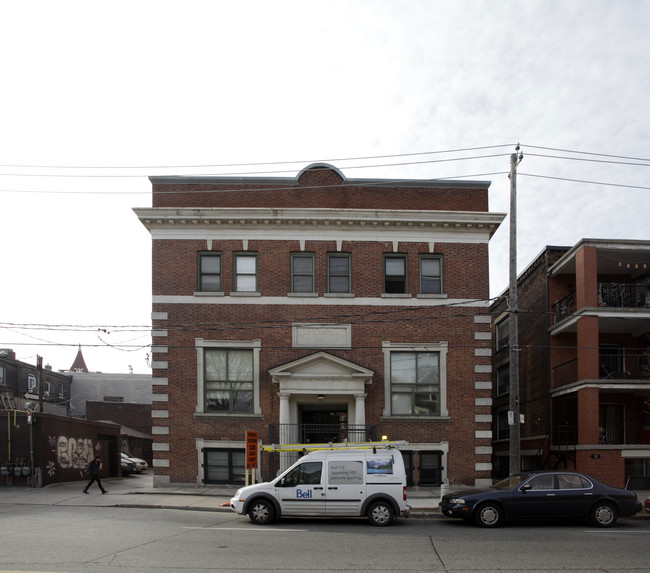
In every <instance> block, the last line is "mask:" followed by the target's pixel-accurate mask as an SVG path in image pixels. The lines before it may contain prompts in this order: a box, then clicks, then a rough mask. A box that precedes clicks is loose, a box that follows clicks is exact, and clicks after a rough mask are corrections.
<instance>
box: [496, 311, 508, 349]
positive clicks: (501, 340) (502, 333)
mask: <svg viewBox="0 0 650 573" xmlns="http://www.w3.org/2000/svg"><path fill="white" fill-rule="evenodd" d="M495 330H496V332H495V334H496V350H497V352H498V351H499V350H503V349H504V348H508V346H509V345H510V320H509V318H508V317H506V318H504V319H503V320H502V321H500V322H497V325H496V327H495Z"/></svg>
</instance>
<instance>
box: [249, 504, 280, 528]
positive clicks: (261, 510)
mask: <svg viewBox="0 0 650 573" xmlns="http://www.w3.org/2000/svg"><path fill="white" fill-rule="evenodd" d="M248 517H249V518H250V520H251V521H252V522H253V523H257V524H258V525H266V524H267V523H271V522H272V521H273V520H274V519H275V508H274V507H273V504H272V503H271V502H270V501H267V500H266V499H258V500H256V501H254V502H253V503H251V506H250V508H249V510H248Z"/></svg>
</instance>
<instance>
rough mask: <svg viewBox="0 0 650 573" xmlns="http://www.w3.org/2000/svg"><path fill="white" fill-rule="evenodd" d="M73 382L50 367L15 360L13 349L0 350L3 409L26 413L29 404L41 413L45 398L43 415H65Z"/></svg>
mask: <svg viewBox="0 0 650 573" xmlns="http://www.w3.org/2000/svg"><path fill="white" fill-rule="evenodd" d="M39 380H40V382H41V384H40V385H39ZM71 381H72V377H71V376H68V375H66V374H62V373H60V372H54V371H53V370H52V368H51V367H50V366H48V365H45V367H42V368H38V366H37V365H33V364H27V363H26V362H22V361H20V360H16V353H15V352H14V351H13V350H11V349H8V348H2V349H0V409H4V410H25V409H26V408H25V404H26V403H30V404H32V406H33V407H35V409H36V410H37V411H38V405H39V402H40V399H41V397H42V400H43V411H44V412H47V413H49V414H58V415H61V416H66V415H68V413H69V407H70V383H71ZM41 388H42V394H41Z"/></svg>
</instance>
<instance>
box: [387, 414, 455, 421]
mask: <svg viewBox="0 0 650 573" xmlns="http://www.w3.org/2000/svg"><path fill="white" fill-rule="evenodd" d="M434 420H437V421H439V422H449V421H451V416H416V415H413V416H403V415H400V416H382V421H383V422H419V421H422V422H431V421H434Z"/></svg>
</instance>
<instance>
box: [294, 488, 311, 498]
mask: <svg viewBox="0 0 650 573" xmlns="http://www.w3.org/2000/svg"><path fill="white" fill-rule="evenodd" d="M313 493H314V492H313V491H312V490H310V489H308V490H307V491H302V490H301V489H300V488H298V489H297V490H296V497H299V498H301V499H311V497H312V496H313Z"/></svg>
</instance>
